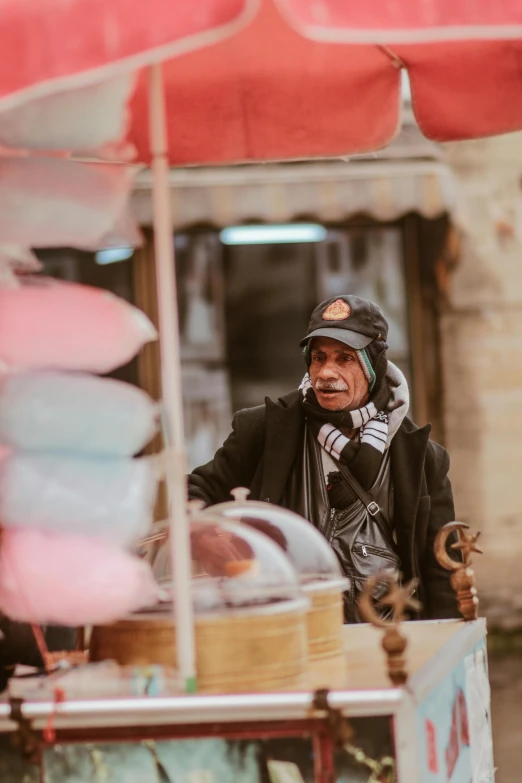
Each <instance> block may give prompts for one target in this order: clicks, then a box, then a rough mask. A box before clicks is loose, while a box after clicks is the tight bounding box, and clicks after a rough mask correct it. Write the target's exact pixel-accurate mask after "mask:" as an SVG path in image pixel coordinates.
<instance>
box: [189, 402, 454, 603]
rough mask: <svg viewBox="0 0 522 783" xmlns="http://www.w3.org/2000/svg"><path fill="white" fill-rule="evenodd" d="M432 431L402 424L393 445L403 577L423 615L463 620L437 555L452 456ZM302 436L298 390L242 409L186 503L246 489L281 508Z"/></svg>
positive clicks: (448, 513)
mask: <svg viewBox="0 0 522 783" xmlns="http://www.w3.org/2000/svg"><path fill="white" fill-rule="evenodd" d="M430 430H431V425H429V424H428V425H427V426H425V427H422V429H419V427H417V426H416V425H415V424H413V422H411V421H410V420H409V419H405V420H404V421H403V423H402V425H401V427H400V428H399V430H398V431H397V433H396V435H395V437H394V438H393V440H392V443H391V446H390V450H391V451H390V453H391V474H392V481H393V487H394V524H395V529H396V533H397V546H398V551H399V556H400V559H401V565H402V572H403V575H404V578H405V579H411V578H412V577H417V578H418V579H419V580H420V586H419V590H418V597H419V599H420V601H421V602H422V604H423V611H422V616H423V617H427V618H432V619H434V618H450V617H459V612H458V609H457V604H456V599H455V595H454V593H453V590H452V588H451V586H450V583H449V577H450V574H449V572H448V571H445V570H444V569H443V568H441V566H439V564H438V563H437V561H436V559H435V556H434V553H433V543H434V539H435V535H436V533H437V531H438V530H439V528H440V527H442V525H444V524H446V522H451V521H453V520H454V519H455V512H454V507H453V494H452V490H451V484H450V481H449V478H448V469H449V456H448V453H447V451H446V450H445V449H443V448H442V446H439V444H438V443H435V442H434V441H432V440H430V438H429V434H430ZM303 432H304V415H303V409H302V406H301V404H300V399H299V392H297V391H294V392H290V393H289V394H286V395H285V396H284V397H281V398H280V399H279V400H278V401H277V402H273V401H272V400H270V399H269V398H268V397H267V398H266V400H265V405H260V406H259V407H257V408H248V409H245V410H242V411H239V413H236V415H235V416H234V420H233V422H232V433H231V434H230V435H229V437H228V438H227V440H226V441H225V443H224V444H223V446H222V447H221V448H220V449H219V450H218V451H217V452H216V455H215V457H214V459H213V460H212V461H211V462H209V463H207V464H206V465H203V466H202V467H200V468H197V469H196V470H195V471H194V472H193V473H192V474H191V475H190V476H189V497H190V498H199V499H201V500H203V501H204V502H205V504H206V505H214V504H215V503H221V502H224V501H226V500H231V496H230V491H231V490H232V489H234V488H235V487H248V488H250V499H251V500H264V501H269V502H270V503H275V504H277V505H282V498H283V494H284V490H285V486H286V483H287V480H288V478H289V475H290V473H291V470H292V467H293V464H294V460H295V458H296V456H297V452H298V449H299V448H300V446H301V444H302V442H303Z"/></svg>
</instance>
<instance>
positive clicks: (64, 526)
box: [0, 452, 159, 546]
mask: <svg viewBox="0 0 522 783" xmlns="http://www.w3.org/2000/svg"><path fill="white" fill-rule="evenodd" d="M158 478H159V473H158V466H157V459H156V458H155V457H142V458H139V459H129V458H107V459H98V458H89V457H77V456H63V457H62V456H52V455H44V454H35V453H32V454H30V453H28V452H13V453H12V454H11V455H10V456H8V457H6V458H4V459H3V460H2V461H1V462H0V519H1V520H2V525H3V526H4V527H5V528H8V529H9V528H36V529H38V530H43V531H49V532H54V533H71V534H73V533H74V534H81V535H85V536H89V537H91V538H98V539H103V540H105V541H108V542H111V543H113V544H117V545H120V546H130V545H133V544H135V543H136V542H137V541H138V540H139V539H140V538H141V537H143V536H144V535H145V534H146V533H147V532H148V531H149V529H150V526H151V524H152V520H153V513H154V505H155V502H156V494H157V484H158Z"/></svg>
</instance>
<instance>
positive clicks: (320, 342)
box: [310, 337, 368, 411]
mask: <svg viewBox="0 0 522 783" xmlns="http://www.w3.org/2000/svg"><path fill="white" fill-rule="evenodd" d="M311 358H312V362H311V364H310V378H311V381H312V386H313V388H314V391H315V396H316V397H317V402H318V403H319V405H320V406H321V408H326V409H327V410H329V411H341V410H345V409H346V410H349V411H353V410H356V409H357V408H360V407H361V406H362V405H365V404H366V403H367V402H368V381H367V380H366V376H365V374H364V372H363V368H362V367H361V365H360V362H359V359H358V358H357V354H356V352H355V351H354V349H353V348H349V347H348V346H347V345H345V344H344V343H341V342H339V340H332V339H330V338H329V337H315V338H314V339H313V340H312V345H311Z"/></svg>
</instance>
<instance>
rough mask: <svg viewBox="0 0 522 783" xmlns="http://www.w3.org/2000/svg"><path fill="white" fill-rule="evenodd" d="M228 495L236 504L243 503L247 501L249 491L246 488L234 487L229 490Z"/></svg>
mask: <svg viewBox="0 0 522 783" xmlns="http://www.w3.org/2000/svg"><path fill="white" fill-rule="evenodd" d="M230 494H231V495H232V497H233V498H234V500H235V501H236V503H244V502H245V501H246V500H248V496H249V495H250V490H249V489H247V488H246V487H236V488H235V489H231V490H230Z"/></svg>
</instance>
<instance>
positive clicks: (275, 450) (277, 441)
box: [259, 391, 304, 504]
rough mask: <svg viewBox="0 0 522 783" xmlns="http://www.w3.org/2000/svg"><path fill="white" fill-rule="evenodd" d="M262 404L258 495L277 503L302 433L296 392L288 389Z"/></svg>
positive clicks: (301, 420)
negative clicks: (260, 471)
mask: <svg viewBox="0 0 522 783" xmlns="http://www.w3.org/2000/svg"><path fill="white" fill-rule="evenodd" d="M265 404H266V419H265V448H264V452H263V464H262V480H261V489H260V492H259V497H260V499H261V500H267V501H270V503H276V504H279V503H280V502H281V499H282V497H283V492H284V490H285V486H286V482H287V480H288V476H289V474H290V471H291V470H292V466H293V464H294V460H295V458H296V455H297V451H298V449H299V446H300V444H301V442H302V437H303V432H304V416H303V409H302V407H301V400H300V392H299V391H292V392H289V393H288V394H285V395H284V397H280V398H279V399H278V401H277V402H274V401H273V400H271V399H270V398H269V397H267V398H266V399H265Z"/></svg>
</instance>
